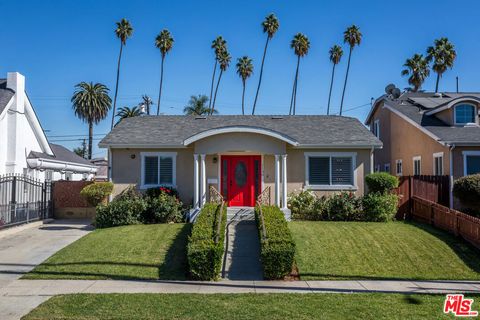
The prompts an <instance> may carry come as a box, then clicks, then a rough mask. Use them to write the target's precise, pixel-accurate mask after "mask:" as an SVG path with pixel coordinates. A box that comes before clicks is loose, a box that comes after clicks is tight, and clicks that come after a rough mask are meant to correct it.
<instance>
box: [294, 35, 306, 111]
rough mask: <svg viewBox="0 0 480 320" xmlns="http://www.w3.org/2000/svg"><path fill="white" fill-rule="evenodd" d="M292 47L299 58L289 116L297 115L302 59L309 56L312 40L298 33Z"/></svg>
mask: <svg viewBox="0 0 480 320" xmlns="http://www.w3.org/2000/svg"><path fill="white" fill-rule="evenodd" d="M290 47H291V48H292V49H293V50H294V52H295V55H296V56H297V69H296V71H295V80H294V81H293V90H292V99H291V100H290V111H289V114H292V112H293V115H295V113H296V110H297V109H296V104H297V86H298V70H299V67H300V58H302V57H304V56H306V55H307V54H308V50H309V49H310V40H308V38H307V36H306V35H304V34H303V33H297V34H296V35H295V36H294V37H293V39H292V41H291V42H290Z"/></svg>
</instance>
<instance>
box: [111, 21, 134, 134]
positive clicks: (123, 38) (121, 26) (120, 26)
mask: <svg viewBox="0 0 480 320" xmlns="http://www.w3.org/2000/svg"><path fill="white" fill-rule="evenodd" d="M116 24H117V28H116V29H115V35H116V36H117V38H118V39H120V53H119V55H118V64H117V81H116V83H115V96H114V98H113V113H112V125H111V126H110V128H113V122H114V121H115V112H116V111H117V94H118V80H119V79H120V62H121V60H122V51H123V46H124V45H126V44H127V39H128V38H130V37H131V36H132V33H133V28H132V26H131V25H130V22H128V20H126V19H122V20H121V21H120V22H117V23H116Z"/></svg>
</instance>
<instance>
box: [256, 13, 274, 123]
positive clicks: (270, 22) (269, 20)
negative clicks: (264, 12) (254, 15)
mask: <svg viewBox="0 0 480 320" xmlns="http://www.w3.org/2000/svg"><path fill="white" fill-rule="evenodd" d="M279 26H280V23H279V22H278V19H277V17H276V16H275V15H274V14H273V13H271V14H269V15H268V16H266V17H265V20H264V21H263V22H262V27H263V32H264V33H266V34H267V41H266V42H265V49H263V57H262V65H261V66H260V76H259V78H258V86H257V93H256V94H255V101H254V102H253V109H252V115H253V114H255V107H256V106H257V99H258V92H259V91H260V85H261V84H262V76H263V64H264V62H265V56H266V55H267V48H268V43H269V42H270V39H272V38H273V35H274V34H275V33H276V32H277V30H278V27H279Z"/></svg>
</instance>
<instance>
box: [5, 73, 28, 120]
mask: <svg viewBox="0 0 480 320" xmlns="http://www.w3.org/2000/svg"><path fill="white" fill-rule="evenodd" d="M7 88H8V89H11V90H13V91H15V101H14V104H13V106H12V110H13V111H18V112H20V113H23V112H24V111H25V77H24V76H23V75H21V74H20V73H18V72H9V73H7Z"/></svg>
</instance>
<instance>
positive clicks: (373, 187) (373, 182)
mask: <svg viewBox="0 0 480 320" xmlns="http://www.w3.org/2000/svg"><path fill="white" fill-rule="evenodd" d="M365 183H366V184H367V187H368V192H380V193H387V192H388V193H390V192H392V190H393V189H395V188H398V183H399V181H398V178H397V177H395V176H392V175H391V174H389V173H387V172H375V173H371V174H368V175H367V176H366V177H365Z"/></svg>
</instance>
